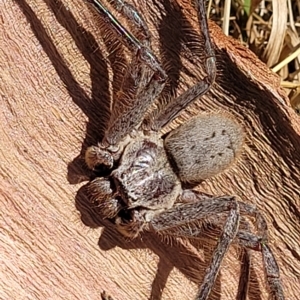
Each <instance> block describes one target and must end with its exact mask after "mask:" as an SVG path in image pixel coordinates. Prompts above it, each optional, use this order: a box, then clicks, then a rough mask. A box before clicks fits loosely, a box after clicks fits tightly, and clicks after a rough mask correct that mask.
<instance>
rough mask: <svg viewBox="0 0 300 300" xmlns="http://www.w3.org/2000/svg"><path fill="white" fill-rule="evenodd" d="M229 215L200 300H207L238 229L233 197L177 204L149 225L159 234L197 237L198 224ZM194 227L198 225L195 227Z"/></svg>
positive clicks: (198, 298) (206, 276) (236, 206)
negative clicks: (211, 218) (209, 218)
mask: <svg viewBox="0 0 300 300" xmlns="http://www.w3.org/2000/svg"><path fill="white" fill-rule="evenodd" d="M224 212H229V213H228V215H227V218H226V221H225V225H224V227H223V230H222V233H221V236H220V237H219V239H218V243H217V246H216V248H215V250H214V252H213V256H212V260H211V262H210V264H209V267H208V268H207V269H206V272H205V276H204V279H203V283H202V284H201V286H200V289H199V292H198V295H197V298H196V299H197V300H205V299H207V298H208V296H209V294H210V291H211V289H212V287H213V285H214V283H215V280H216V277H217V275H218V272H219V269H220V266H221V263H222V260H223V258H224V256H225V254H226V252H227V251H228V248H229V246H230V244H231V243H232V241H233V239H234V238H235V236H236V234H237V231H238V228H239V218H240V217H239V215H240V214H239V205H238V203H237V201H236V200H235V198H234V197H228V196H225V197H218V198H209V199H207V198H206V197H204V200H203V201H199V202H192V203H188V204H182V205H178V206H177V207H173V208H171V209H169V210H167V211H165V212H162V213H161V214H159V215H158V216H157V217H155V218H153V219H152V221H151V222H150V224H149V226H150V228H151V229H152V230H154V231H155V232H157V233H159V234H166V235H175V236H183V237H193V238H197V234H198V233H199V228H198V227H199V226H197V224H198V225H199V223H201V221H204V219H206V218H208V217H212V216H215V215H216V214H219V213H224ZM193 225H195V226H193Z"/></svg>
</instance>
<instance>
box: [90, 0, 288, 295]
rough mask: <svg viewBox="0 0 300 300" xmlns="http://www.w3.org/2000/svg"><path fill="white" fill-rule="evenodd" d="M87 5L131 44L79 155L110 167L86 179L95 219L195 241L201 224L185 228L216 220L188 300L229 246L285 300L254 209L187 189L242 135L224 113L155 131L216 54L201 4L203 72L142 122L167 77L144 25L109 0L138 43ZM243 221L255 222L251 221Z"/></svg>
mask: <svg viewBox="0 0 300 300" xmlns="http://www.w3.org/2000/svg"><path fill="white" fill-rule="evenodd" d="M91 2H92V4H93V5H94V7H95V8H96V9H97V11H98V12H99V13H100V14H101V15H102V16H103V17H105V19H106V20H109V21H110V22H109V24H110V25H111V28H112V29H113V30H115V31H116V32H117V33H118V34H120V36H121V40H122V41H123V42H124V44H125V45H126V46H128V47H129V48H130V49H131V50H132V52H133V59H132V61H131V64H130V65H129V67H128V68H127V69H126V72H125V74H124V80H123V83H122V86H121V91H120V93H117V99H116V100H115V102H114V104H113V108H112V113H111V117H110V120H109V124H108V126H107V129H106V131H105V135H104V138H103V140H102V141H101V142H100V143H99V144H98V145H97V146H91V147H89V148H88V149H87V151H86V155H85V159H86V163H87V165H88V167H89V168H91V169H93V170H97V168H98V167H99V166H104V167H105V168H107V169H108V170H109V172H108V175H107V176H104V177H96V178H95V179H94V180H93V181H91V182H90V184H89V186H88V192H89V199H90V201H91V202H92V203H94V204H96V206H97V211H98V213H99V214H100V215H101V217H103V218H109V219H111V220H112V221H113V222H114V223H115V225H116V228H117V229H118V230H119V231H120V232H121V233H122V234H123V235H124V236H126V237H130V238H136V237H137V236H138V235H139V234H140V233H141V232H142V231H154V232H157V233H159V234H163V235H173V236H184V237H187V238H200V236H199V234H201V230H194V229H195V228H196V227H197V224H201V222H202V221H203V222H204V221H205V220H206V219H210V222H212V221H211V220H215V224H214V226H216V227H218V228H219V232H221V234H220V236H219V238H218V243H217V245H216V248H215V251H214V254H213V256H212V259H211V262H210V265H209V267H208V268H207V270H206V273H205V277H204V280H203V284H202V285H201V287H200V289H199V292H198V296H197V299H207V298H208V296H209V294H210V291H211V289H212V287H213V285H214V282H215V280H216V276H217V274H218V272H219V269H220V265H221V262H222V259H223V257H224V255H225V254H226V252H227V250H228V248H229V246H230V244H231V243H233V242H234V243H237V244H239V245H240V246H242V247H244V248H246V249H253V250H256V251H261V253H262V256H263V263H264V269H265V273H266V277H267V282H268V285H269V287H270V293H271V294H272V296H273V297H274V298H275V299H277V300H282V299H284V295H283V291H282V287H281V282H280V278H279V269H278V266H277V263H276V260H275V258H274V256H273V254H272V251H271V249H270V247H269V246H268V243H267V242H268V237H267V225H266V222H265V220H264V218H263V217H262V215H261V213H260V212H259V211H258V210H257V209H256V208H255V207H254V206H252V205H250V204H246V203H243V202H240V201H237V200H236V198H235V197H233V196H221V197H214V196H208V195H204V194H201V193H199V192H197V191H195V190H193V189H190V188H191V187H193V186H195V185H196V184H198V183H199V182H201V181H203V180H205V179H207V178H209V177H211V176H214V175H216V174H218V173H220V172H222V171H224V170H225V169H227V168H228V167H229V166H230V165H231V164H232V163H234V162H235V161H236V159H237V158H238V157H239V154H240V153H241V150H242V147H243V144H244V138H245V137H244V131H243V129H242V127H241V125H239V124H238V123H237V122H236V121H235V119H234V118H233V117H232V116H231V115H229V114H228V113H224V112H223V113H222V112H221V113H220V112H219V113H207V114H201V115H198V116H196V117H193V118H191V119H189V120H188V121H187V122H185V123H184V124H182V125H180V126H179V127H178V128H176V129H175V130H172V131H171V132H169V133H168V134H166V135H162V134H161V131H162V129H163V128H164V127H165V126H166V125H167V124H169V123H170V122H171V121H172V120H174V119H175V118H176V117H177V115H178V114H179V113H180V112H181V111H182V110H183V109H184V108H185V107H186V106H187V105H189V104H190V103H191V102H192V101H194V100H195V99H196V98H198V97H199V96H200V95H202V94H204V93H205V92H206V91H207V90H208V89H209V88H210V86H211V84H212V83H213V82H214V79H215V55H214V51H213V47H212V44H211V41H210V37H209V33H208V30H207V20H206V18H205V10H204V4H203V1H200V0H198V1H197V5H196V6H197V10H198V17H199V21H200V24H201V29H202V32H203V36H204V38H205V46H206V48H205V51H206V57H207V59H206V68H207V74H208V75H207V77H205V78H204V79H203V81H200V82H198V83H197V84H196V85H195V86H193V87H191V88H190V89H188V90H187V91H185V92H184V93H183V94H182V95H180V96H179V97H177V98H175V99H174V100H173V101H170V102H169V103H168V104H167V105H166V106H165V107H164V108H162V109H161V110H160V111H159V112H157V113H156V114H150V117H149V114H148V118H147V119H146V120H144V119H145V115H146V113H147V110H148V108H149V107H151V105H152V104H153V102H154V101H155V100H156V98H157V97H158V96H159V94H160V93H161V91H162V89H163V87H164V85H165V81H166V74H165V72H164V70H163V68H162V67H161V66H160V63H159V62H158V60H157V58H156V57H155V55H154V54H153V53H152V51H151V49H150V41H149V30H148V28H147V25H146V23H145V21H144V20H143V18H142V17H141V16H140V14H139V13H138V12H137V11H136V9H135V8H134V7H133V6H131V5H129V4H127V3H126V2H124V1H121V0H119V1H111V4H112V5H113V6H114V7H115V9H116V10H118V11H120V12H121V13H122V14H123V15H124V16H125V17H126V18H127V19H128V20H129V21H130V24H131V25H132V27H134V30H135V31H138V32H139V33H140V36H142V40H138V39H137V38H136V37H134V36H133V35H132V34H131V33H129V32H128V31H127V30H126V29H125V28H124V27H123V26H122V25H121V24H120V23H119V22H118V21H117V19H115V18H114V17H113V16H112V15H111V14H110V13H109V12H108V11H107V9H106V8H105V7H104V6H103V5H102V4H101V3H100V2H99V1H98V0H91ZM220 214H222V216H224V214H225V216H226V218H225V220H224V218H212V217H214V216H216V215H220ZM247 217H250V219H255V222H254V224H252V226H250V223H249V222H250V221H249V220H248V219H247ZM240 220H242V221H241V222H240ZM253 227H256V229H255V231H254V232H252V231H251V229H250V228H253ZM248 279H249V273H247V274H241V281H240V282H243V284H241V285H240V287H239V288H240V289H243V290H247V288H248V281H249V280H248ZM239 292H240V291H239ZM244 294H246V293H244Z"/></svg>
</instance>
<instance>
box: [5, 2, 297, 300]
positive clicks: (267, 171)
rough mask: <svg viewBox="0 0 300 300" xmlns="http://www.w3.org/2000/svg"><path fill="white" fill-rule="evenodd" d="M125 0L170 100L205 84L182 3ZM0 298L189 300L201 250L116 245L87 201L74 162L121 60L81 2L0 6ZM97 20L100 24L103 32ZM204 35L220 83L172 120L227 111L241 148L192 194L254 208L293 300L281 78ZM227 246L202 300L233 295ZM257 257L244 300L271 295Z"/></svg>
mask: <svg viewBox="0 0 300 300" xmlns="http://www.w3.org/2000/svg"><path fill="white" fill-rule="evenodd" d="M138 2H140V1H137V0H135V1H132V3H133V4H135V5H137V6H138V7H139V9H140V11H141V12H142V13H143V14H144V15H145V18H146V20H147V24H149V27H150V29H151V31H152V33H153V49H154V51H155V53H156V54H157V55H158V56H159V57H160V60H161V62H162V64H163V65H164V67H165V69H166V71H167V73H168V76H169V78H170V80H169V84H168V87H167V89H166V91H165V93H164V96H165V98H167V97H168V95H175V94H179V93H180V92H181V91H182V90H183V89H185V88H186V87H187V86H190V85H192V84H193V82H195V81H196V80H199V79H200V78H202V77H203V75H204V70H203V67H202V63H203V60H204V58H203V57H202V52H201V51H202V50H201V49H202V48H201V36H200V35H199V32H200V30H199V28H198V27H197V22H196V21H197V19H196V17H195V10H194V8H193V7H192V6H191V5H190V1H186V0H180V1H179V0H178V2H174V3H173V1H168V0H160V1H155V0H151V1H143V4H138ZM0 20H1V24H2V26H0V45H1V47H0V58H1V60H0V80H1V81H0V91H1V94H0V97H1V101H0V107H1V109H0V128H1V129H0V132H1V137H0V174H1V176H0V204H1V212H0V214H1V217H0V255H1V261H2V263H1V264H0V299H5V300H6V299H100V293H101V291H102V290H106V291H107V292H108V293H110V294H111V295H112V296H113V297H114V299H123V300H124V299H149V298H150V299H154V300H156V299H192V298H193V297H194V296H195V294H196V290H197V285H198V284H199V282H201V279H202V277H203V269H204V268H205V266H207V262H208V261H209V255H205V253H203V249H204V250H205V247H204V248H203V247H202V248H201V245H198V247H200V248H199V249H198V250H199V252H198V251H195V248H194V246H192V245H191V244H189V243H183V242H178V243H173V244H170V243H165V242H163V241H162V240H161V238H160V237H157V236H155V235H143V236H142V239H138V240H135V241H130V242H128V241H125V240H124V239H123V238H122V237H121V236H120V235H119V234H118V233H116V232H115V231H114V229H113V226H112V225H111V224H110V223H109V222H104V221H102V220H99V219H98V218H97V216H96V215H95V214H93V212H92V211H91V210H90V207H89V206H88V205H87V202H86V198H85V184H86V182H87V180H88V178H89V176H90V175H91V174H90V172H89V171H88V170H87V168H86V166H85V164H84V162H83V154H84V151H85V149H86V147H87V146H90V145H91V144H95V143H96V142H97V141H98V140H99V139H100V138H101V134H102V129H103V124H104V123H105V121H106V120H107V115H108V111H109V105H110V101H111V100H112V99H113V95H114V94H115V93H116V92H117V87H118V84H119V82H120V79H121V76H122V74H123V72H122V71H123V70H124V67H126V63H127V59H128V51H126V50H125V49H124V48H122V47H117V46H116V42H115V41H114V40H113V39H112V36H111V34H112V33H111V32H109V31H105V32H102V31H101V30H100V29H99V23H101V22H100V21H99V20H97V18H95V15H94V13H93V12H92V11H91V10H90V9H89V8H88V6H87V4H86V3H84V1H76V2H70V1H59V0H56V1H54V0H15V1H11V0H7V1H1V2H0ZM100 25H101V24H100ZM210 30H211V34H212V37H213V41H214V43H215V48H216V53H217V67H218V76H217V80H216V83H215V84H214V86H213V88H212V89H211V91H210V92H209V93H208V94H206V95H205V96H204V97H202V98H201V99H199V100H198V101H197V102H196V103H195V104H194V105H193V106H191V107H190V108H188V109H187V111H186V112H185V113H184V114H182V116H181V117H180V118H179V120H178V121H177V122H174V124H173V125H172V126H173V127H174V126H176V124H177V123H178V122H182V121H183V120H184V119H186V118H189V116H191V115H194V114H197V113H199V112H201V111H218V110H226V111H230V112H231V113H233V114H234V115H235V116H236V118H237V119H238V120H239V121H240V122H241V123H242V124H243V126H244V127H245V131H246V133H247V145H246V146H245V153H244V154H243V156H242V158H241V159H240V161H239V162H238V163H237V164H236V165H235V166H234V167H233V168H231V169H230V170H228V171H227V172H225V173H224V174H221V175H219V176H217V177H215V178H213V179H211V180H208V181H206V182H204V183H203V184H202V185H201V186H200V187H199V189H200V190H202V191H206V192H209V193H212V194H215V195H221V194H235V195H237V196H238V197H240V198H241V199H243V201H245V202H249V203H254V204H256V205H257V207H258V208H259V209H260V210H261V211H262V212H263V213H264V216H265V217H266V219H267V221H268V225H269V232H270V243H271V247H272V249H273V251H274V253H275V255H276V258H277V260H278V263H279V265H280V268H281V277H282V282H283V286H284V290H285V294H286V298H287V299H293V300H294V299H300V297H299V291H298V290H299V286H300V248H299V241H300V223H299V218H300V212H299V210H300V196H299V190H300V188H299V183H300V171H299V165H300V137H299V133H300V122H299V118H298V117H297V116H296V114H295V113H294V112H293V110H292V109H291V108H290V107H289V105H288V100H287V97H286V95H285V93H284V92H283V91H282V90H281V88H280V80H279V78H278V77H277V76H276V75H274V74H273V73H271V72H270V71H269V70H268V69H267V68H266V66H265V65H264V64H263V63H261V62H260V61H259V60H258V59H257V58H256V57H255V56H254V55H253V54H252V53H251V52H250V51H249V50H247V49H245V48H243V47H242V46H240V45H239V44H238V43H237V42H235V41H233V40H232V39H230V38H227V37H225V36H224V35H223V34H222V33H221V31H220V29H219V28H217V27H216V25H214V24H212V23H210ZM237 253H238V252H237V250H236V249H235V248H234V247H233V248H232V250H231V251H230V253H229V255H228V256H227V258H226V261H225V262H224V265H223V268H222V270H221V275H220V276H219V278H218V283H217V285H216V288H215V290H214V291H213V295H212V297H211V299H235V296H234V295H235V293H236V288H237V283H238V276H239V267H240V264H239V261H238V259H237ZM262 278H263V272H262V267H261V258H260V255H259V253H257V254H256V253H255V255H254V257H253V270H252V283H251V286H250V295H249V299H252V300H254V299H267V297H268V294H267V291H266V289H265V287H264V280H263V279H262Z"/></svg>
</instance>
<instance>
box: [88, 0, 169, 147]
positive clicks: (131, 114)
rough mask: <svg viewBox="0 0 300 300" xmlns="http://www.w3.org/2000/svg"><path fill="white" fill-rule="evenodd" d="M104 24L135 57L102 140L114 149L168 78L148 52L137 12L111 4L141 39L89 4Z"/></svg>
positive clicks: (95, 3) (120, 3) (118, 3)
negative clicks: (136, 29) (135, 28)
mask: <svg viewBox="0 0 300 300" xmlns="http://www.w3.org/2000/svg"><path fill="white" fill-rule="evenodd" d="M89 2H91V3H92V5H93V6H94V8H95V9H96V10H97V12H98V13H99V14H100V15H101V16H102V17H103V18H104V20H105V21H106V22H107V24H109V25H110V27H111V28H112V29H113V30H114V31H115V32H116V33H117V34H118V36H119V38H120V41H121V42H122V43H123V44H124V45H125V46H127V47H128V48H129V49H130V50H131V51H132V52H133V53H134V57H133V60H132V62H131V64H130V66H129V68H127V69H126V70H125V75H124V79H123V84H122V87H121V90H120V91H119V92H118V94H117V98H116V100H115V103H114V105H113V109H112V114H111V117H110V120H109V125H108V128H107V130H106V132H105V136H104V138H103V140H102V143H101V144H102V146H103V148H108V147H109V146H110V145H113V146H114V145H117V144H118V143H120V142H121V141H122V140H123V139H124V138H125V137H126V135H127V134H129V133H130V132H131V131H132V130H134V129H135V128H137V127H138V125H139V124H140V123H141V122H142V120H143V118H144V115H145V113H146V112H147V109H148V108H149V106H150V105H151V104H152V103H153V102H154V100H155V99H156V97H157V96H158V95H159V94H160V93H161V91H162V89H163V87H164V85H165V81H166V78H167V75H166V73H165V71H164V70H163V69H162V67H161V65H160V63H159V61H158V59H157V58H156V57H155V55H154V54H153V52H152V51H151V49H150V48H149V47H148V44H150V34H149V30H148V27H147V25H146V23H145V21H144V20H143V18H142V17H141V16H140V14H139V13H138V12H137V11H136V9H135V8H134V7H133V6H132V5H130V4H128V3H126V2H125V1H120V0H119V1H112V4H113V5H114V7H115V8H116V10H118V11H120V12H121V13H122V14H123V15H124V16H125V17H126V18H127V19H128V20H129V21H130V23H131V24H132V27H133V26H136V27H137V28H138V31H139V32H140V33H141V34H140V35H141V36H142V38H141V40H139V39H138V38H136V37H135V36H134V35H133V34H132V33H130V32H129V31H128V30H127V29H126V28H124V27H123V26H122V25H121V24H120V22H119V21H118V20H117V19H116V18H115V17H114V16H113V15H112V14H111V13H110V11H109V10H107V9H106V8H105V7H104V6H103V5H102V3H101V2H100V1H98V0H89Z"/></svg>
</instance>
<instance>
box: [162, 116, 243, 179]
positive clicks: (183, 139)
mask: <svg viewBox="0 0 300 300" xmlns="http://www.w3.org/2000/svg"><path fill="white" fill-rule="evenodd" d="M244 140H245V134H244V131H243V128H242V126H241V125H240V124H238V123H237V121H235V119H234V118H233V117H232V116H230V115H229V114H227V113H222V114H221V113H215V114H202V115H198V116H196V117H193V118H192V119H190V120H189V121H187V122H186V123H184V124H182V125H180V126H179V127H178V128H176V129H175V130H173V131H171V132H170V133H169V134H168V135H167V137H166V138H165V142H164V145H165V148H166V151H167V153H168V155H169V156H170V157H171V159H172V160H173V161H174V162H175V164H176V168H177V172H178V175H179V177H180V179H181V181H183V182H189V183H198V182H201V181H202V180H204V179H206V178H209V177H212V176H214V175H217V174H218V173H220V172H222V171H224V170H225V169H227V168H228V167H229V166H230V165H231V164H232V163H233V162H234V161H235V160H236V159H237V158H238V157H239V155H240V153H241V150H242V148H243V144H244Z"/></svg>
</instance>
